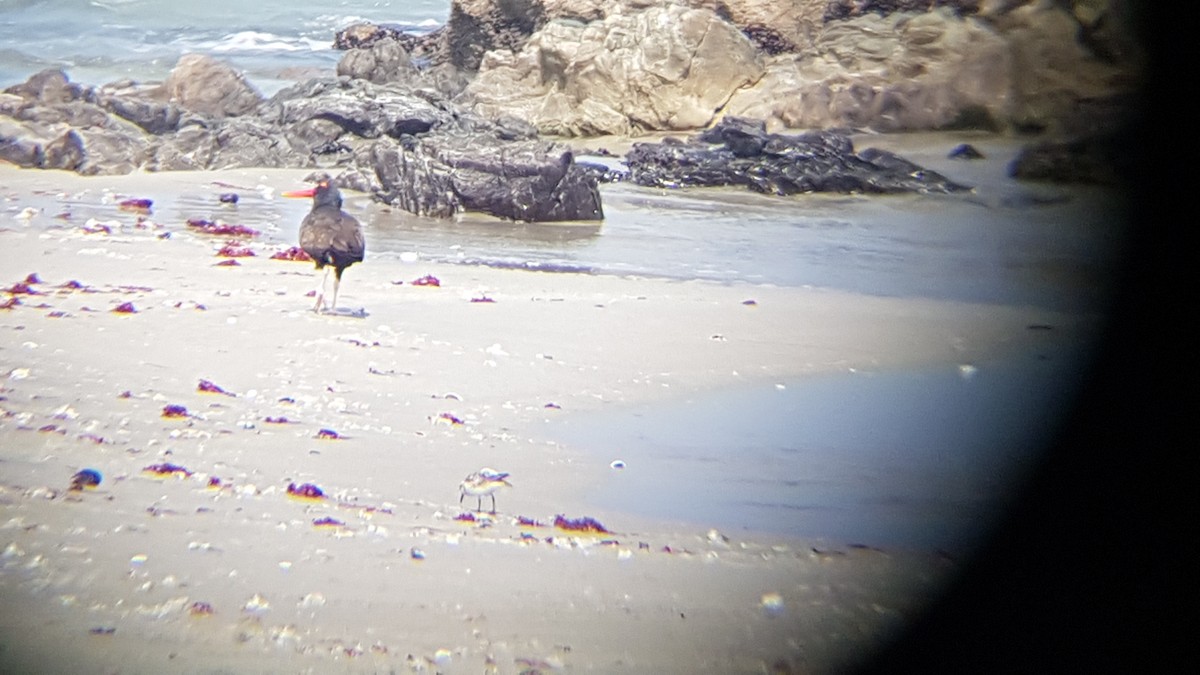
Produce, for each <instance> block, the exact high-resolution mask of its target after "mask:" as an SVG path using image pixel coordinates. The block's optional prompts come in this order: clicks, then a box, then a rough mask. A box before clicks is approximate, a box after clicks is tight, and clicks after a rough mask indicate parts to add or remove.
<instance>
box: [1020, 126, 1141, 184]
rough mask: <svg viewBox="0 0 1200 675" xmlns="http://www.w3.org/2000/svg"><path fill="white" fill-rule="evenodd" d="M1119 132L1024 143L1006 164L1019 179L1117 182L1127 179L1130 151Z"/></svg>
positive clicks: (1081, 182) (1054, 181) (1123, 181)
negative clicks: (1064, 139) (1009, 162)
mask: <svg viewBox="0 0 1200 675" xmlns="http://www.w3.org/2000/svg"><path fill="white" fill-rule="evenodd" d="M1126 140H1127V139H1125V138H1124V136H1123V135H1122V134H1121V133H1118V132H1114V133H1107V134H1102V135H1097V136H1087V137H1082V138H1076V139H1073V140H1067V141H1041V142H1038V143H1034V144H1032V145H1029V146H1026V147H1025V148H1023V149H1022V150H1021V152H1020V153H1018V155H1017V156H1016V158H1015V159H1013V161H1012V163H1011V164H1009V167H1008V174H1009V175H1010V176H1012V177H1013V178H1017V179H1020V180H1031V181H1045V182H1051V183H1080V184H1090V185H1119V184H1123V183H1125V182H1128V181H1129V180H1130V178H1131V176H1130V172H1131V170H1132V169H1131V163H1132V161H1133V160H1132V158H1131V154H1132V153H1131V151H1130V150H1129V147H1128V143H1127V142H1126Z"/></svg>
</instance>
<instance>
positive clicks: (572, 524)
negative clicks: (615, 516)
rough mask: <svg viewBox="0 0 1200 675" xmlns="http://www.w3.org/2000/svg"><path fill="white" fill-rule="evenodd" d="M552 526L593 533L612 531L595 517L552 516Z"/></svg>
mask: <svg viewBox="0 0 1200 675" xmlns="http://www.w3.org/2000/svg"><path fill="white" fill-rule="evenodd" d="M554 526H555V527H557V528H558V529H560V530H567V531H568V532H590V533H595V534H612V531H611V530H609V529H608V528H606V527H604V526H603V525H601V524H600V523H599V521H597V520H596V519H595V518H590V517H587V516H585V517H583V518H574V519H571V518H567V517H566V516H564V515H561V514H560V515H557V516H554Z"/></svg>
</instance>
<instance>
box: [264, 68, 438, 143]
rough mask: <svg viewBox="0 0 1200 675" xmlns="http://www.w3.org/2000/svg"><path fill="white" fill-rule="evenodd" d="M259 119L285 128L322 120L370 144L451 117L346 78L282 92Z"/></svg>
mask: <svg viewBox="0 0 1200 675" xmlns="http://www.w3.org/2000/svg"><path fill="white" fill-rule="evenodd" d="M263 114H264V117H266V118H268V119H270V120H272V121H274V122H276V123H278V124H281V125H284V126H285V127H292V126H294V125H299V124H302V123H306V122H310V121H311V120H325V121H327V122H332V123H334V124H336V125H337V126H338V127H340V128H341V129H342V130H343V132H346V133H350V134H354V135H355V136H359V137H361V138H371V139H373V138H379V137H380V136H391V137H393V138H399V137H400V136H402V135H404V134H420V133H425V132H427V131H429V130H430V129H432V128H433V127H434V126H436V125H438V124H439V123H442V122H445V121H447V120H449V119H450V118H451V117H452V116H451V115H450V114H448V113H446V112H445V111H443V110H442V109H441V108H439V107H438V106H436V105H433V104H432V103H430V102H429V101H428V100H426V99H425V98H422V97H421V96H420V95H418V94H416V93H414V91H413V90H411V89H407V88H403V87H401V86H390V85H373V84H372V83H370V82H367V81H365V80H350V79H346V78H339V79H330V78H325V79H316V80H309V81H308V82H304V83H300V84H297V85H294V86H292V87H288V88H286V89H283V90H281V91H280V92H278V93H277V94H275V96H273V97H272V98H271V99H270V100H269V101H268V102H267V103H266V104H265V105H264V113H263ZM309 131H311V130H309ZM301 133H302V134H303V133H306V132H305V131H304V130H303V129H302V130H301Z"/></svg>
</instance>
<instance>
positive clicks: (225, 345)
mask: <svg viewBox="0 0 1200 675" xmlns="http://www.w3.org/2000/svg"><path fill="white" fill-rule="evenodd" d="M306 173H307V172H304V171H296V172H287V171H272V172H259V171H229V172H222V173H220V174H212V173H205V174H187V173H182V174H166V175H134V176H124V177H98V178H82V177H79V176H75V175H69V174H59V173H51V172H36V173H35V172H23V171H19V170H16V169H13V168H11V167H7V166H0V185H3V186H4V187H3V188H2V192H3V195H2V196H3V198H4V200H5V201H4V205H3V208H4V211H3V213H2V214H0V241H3V245H4V248H5V252H6V253H5V257H4V261H3V263H0V265H2V267H0V270H2V272H0V286H2V287H3V288H4V289H7V291H6V292H3V293H0V304H5V305H9V307H8V308H7V309H3V310H0V448H2V449H0V607H3V610H2V611H0V645H2V649H0V670H4V671H10V670H12V671H29V670H32V671H64V670H79V671H81V672H112V671H118V670H120V671H122V672H166V671H176V672H213V671H219V670H229V671H237V672H259V671H267V670H284V671H288V672H291V671H308V672H328V671H330V670H339V671H340V670H345V671H349V672H360V671H366V672H372V671H380V670H396V671H399V672H405V671H407V670H413V671H425V672H434V671H437V672H479V671H480V670H485V672H489V671H490V672H500V673H506V672H521V671H527V670H540V671H549V670H560V669H561V670H594V671H599V672H613V671H627V672H725V673H730V672H762V671H763V670H765V669H770V668H773V667H777V666H786V667H788V668H791V669H793V670H796V671H801V672H822V671H827V670H830V669H832V668H834V667H835V666H837V665H839V664H842V663H844V661H845V660H847V659H853V658H858V657H862V656H865V655H868V654H869V653H870V650H871V649H872V648H873V647H876V646H879V645H881V644H883V643H884V642H886V640H887V638H888V637H889V636H890V635H894V634H895V632H896V631H897V630H898V629H899V628H901V627H902V626H903V625H904V624H905V623H906V622H907V621H908V620H910V619H911V618H912V617H914V616H916V615H917V614H918V613H919V611H920V609H921V607H923V606H924V605H925V604H926V603H927V602H929V601H930V600H932V599H933V598H935V597H936V595H937V592H938V590H939V588H940V587H941V584H942V583H943V582H944V580H945V579H947V578H948V577H949V576H950V575H952V574H953V572H954V570H955V566H956V563H955V561H954V560H949V559H946V558H945V557H944V556H939V555H935V554H929V553H925V552H905V551H898V550H887V549H880V548H877V547H874V546H871V545H870V544H869V543H867V544H866V545H856V544H863V542H832V543H831V542H820V543H814V542H812V541H807V540H804V539H800V538H788V537H784V536H781V535H754V534H744V533H737V535H736V536H734V535H733V534H725V533H721V532H717V531H711V530H709V529H706V528H703V527H696V526H695V524H694V523H683V522H675V521H670V520H654V519H652V518H647V517H645V516H644V515H641V516H637V517H634V516H631V515H628V514H622V513H620V512H617V511H595V510H590V509H587V510H585V507H584V506H583V502H582V500H581V499H580V498H579V495H580V493H581V491H583V490H584V489H585V488H586V487H588V486H589V485H592V484H594V483H596V482H598V481H600V480H602V476H600V475H598V474H597V473H596V472H597V471H610V470H611V469H609V468H608V467H607V466H599V467H597V466H596V465H595V463H594V462H591V461H588V459H587V455H585V454H584V453H582V452H581V451H579V450H578V449H577V448H572V447H569V446H565V445H562V444H560V443H557V442H554V441H551V440H549V439H548V438H547V437H546V436H545V435H543V434H541V433H540V432H541V430H542V429H543V428H544V427H545V425H546V424H547V421H548V420H554V419H559V418H561V417H562V416H569V415H572V414H575V413H581V412H590V411H597V410H603V409H605V408H609V407H614V406H622V405H632V404H639V405H640V404H652V403H654V402H656V401H663V400H667V399H670V398H672V397H677V396H679V395H681V394H687V393H691V392H703V391H717V390H722V389H726V388H732V387H741V386H746V385H747V384H753V383H759V382H761V383H773V382H778V381H784V380H794V379H796V378H802V377H806V376H809V375H813V374H818V373H833V372H843V371H848V370H852V369H857V370H880V369H889V368H901V367H922V366H927V365H934V364H938V365H955V366H957V365H960V364H970V363H975V362H979V361H981V360H985V359H989V358H998V357H1003V356H1005V355H1011V354H1019V353H1022V352H1023V351H1027V350H1033V349H1036V348H1041V347H1043V346H1044V340H1045V339H1046V336H1045V335H1044V334H1042V332H1040V331H1031V330H1029V326H1031V325H1032V326H1037V325H1053V326H1055V328H1056V330H1055V331H1054V332H1053V339H1055V340H1061V341H1063V343H1066V344H1073V343H1077V342H1080V341H1086V340H1087V339H1089V336H1091V335H1092V333H1093V331H1094V330H1095V318H1094V317H1087V316H1079V315H1073V314H1066V313H1060V312H1054V311H1050V310H1046V309H1040V308H1032V307H1020V306H1004V305H995V304H992V305H979V304H972V303H966V302H949V301H932V300H922V299H904V298H881V297H871V296H862V295H855V294H851V293H843V292H837V291H829V290H821V289H812V288H781V287H774V286H766V285H749V284H718V283H711V282H701V281H670V280H664V279H643V278H634V277H616V276H593V275H575V274H548V273H538V272H529V271H521V270H504V269H491V268H485V267H471V266H461V265H439V264H433V263H426V262H422V261H421V260H420V259H419V257H417V259H415V260H413V259H412V257H409V258H407V260H408V261H407V262H403V261H401V262H397V261H395V260H390V261H387V262H374V261H373V260H372V258H371V257H370V253H369V252H368V258H367V260H366V262H365V263H364V264H362V265H357V266H354V267H352V268H350V269H349V270H348V271H347V272H346V276H345V283H344V284H343V287H342V295H341V297H340V298H339V305H340V306H341V307H342V308H343V309H346V310H362V311H361V312H360V313H358V312H353V311H350V312H347V314H346V315H339V316H329V315H316V314H314V313H312V312H311V311H309V310H310V308H311V305H312V304H313V302H314V300H313V298H312V297H309V296H308V295H307V294H308V293H309V292H310V291H311V290H312V289H313V288H314V287H315V285H316V283H317V282H318V281H319V279H318V277H316V276H315V275H314V272H313V270H312V266H311V264H307V263H298V262H288V261H279V260H272V259H270V255H271V254H272V253H275V252H277V251H279V250H281V249H282V248H284V246H282V245H280V244H279V242H277V241H271V240H270V237H268V236H260V237H257V238H244V239H242V240H241V241H240V243H241V245H242V246H247V247H249V248H250V249H251V250H253V251H254V252H255V256H253V257H242V258H236V259H232V258H223V257H220V256H218V255H217V252H218V251H219V249H221V248H222V247H223V246H225V245H226V244H227V243H228V240H229V238H228V237H212V236H208V235H203V234H199V233H196V232H194V231H190V230H189V228H188V227H187V226H186V225H185V224H184V223H183V222H180V221H179V220H178V219H175V218H171V219H167V220H163V221H159V220H158V219H157V218H156V216H155V214H154V212H153V211H151V212H150V213H149V214H138V213H135V212H117V213H116V214H115V215H114V216H113V218H112V219H110V220H106V221H102V222H94V221H92V222H89V221H88V220H85V219H83V218H74V217H70V215H69V214H70V212H71V207H70V206H69V205H68V206H66V207H64V209H63V210H62V211H60V212H55V213H51V212H47V211H40V212H32V211H26V210H25V209H26V208H27V206H28V204H30V203H33V202H35V201H37V200H38V199H41V200H42V201H44V200H45V198H46V196H47V195H50V196H53V195H60V194H61V195H74V196H75V197H74V198H73V199H75V201H81V202H89V201H95V200H99V199H102V198H104V199H117V200H119V199H120V198H122V197H134V198H150V199H156V200H160V199H165V198H166V197H165V196H166V195H178V194H179V193H180V192H181V191H185V190H186V191H188V192H189V193H190V194H208V195H210V197H211V199H212V201H213V203H214V204H215V202H216V200H217V197H218V195H219V193H221V192H226V191H228V190H229V188H226V187H221V186H218V185H214V184H213V181H221V182H222V183H224V184H226V185H255V184H258V185H262V184H265V185H267V186H268V187H271V188H273V189H274V190H275V193H276V194H277V193H278V192H279V191H282V190H286V189H291V188H293V187H295V186H296V185H297V184H298V183H299V181H300V179H301V178H302V177H303V176H304V175H305V174H306ZM106 190H108V191H109V192H108V194H109V197H102V195H104V194H105V191H106ZM64 203H66V202H64ZM196 215H197V216H198V217H207V215H208V213H197V214H196ZM139 218H141V220H140V221H139ZM81 220H82V222H80V221H81ZM242 224H244V225H246V226H249V227H260V226H262V225H263V224H261V223H255V222H244V223H242ZM99 225H103V227H98V226H99ZM265 229H267V228H265V227H264V230H265ZM369 242H370V240H369V233H368V247H369V246H370V243H369ZM227 260H236V261H237V262H238V263H239V264H238V265H223V264H220V263H222V262H224V261H227ZM430 276H431V277H433V278H436V279H437V280H438V281H439V282H440V285H438V286H429V285H424V286H422V285H416V284H414V283H413V282H414V281H415V280H417V279H420V278H423V277H430ZM22 284H24V286H22ZM26 291H32V293H30V292H26ZM118 309H124V310H132V311H115V310H118ZM202 383H210V384H211V385H213V386H202ZM214 388H219V389H220V390H222V391H223V392H225V393H220V392H214V391H212V389H214ZM204 389H208V391H205V390H204ZM172 413H175V414H172ZM164 464H170V465H173V466H174V467H178V468H179V470H178V471H173V472H171V473H170V475H166V476H163V475H156V474H155V473H154V472H147V471H146V468H147V467H153V466H155V465H158V466H159V468H160V472H161V471H162V470H167V471H171V467H162V465H164ZM481 466H491V467H495V468H497V469H500V470H504V471H508V472H510V473H511V474H512V475H511V478H510V480H511V482H512V483H513V487H512V488H511V489H505V490H503V491H502V492H500V493H498V494H497V505H498V513H497V514H495V516H492V515H491V514H472V513H471V509H472V507H473V506H474V504H473V503H469V502H471V500H470V499H468V500H467V502H464V503H463V504H462V505H461V506H460V504H459V501H458V496H459V495H458V483H459V481H460V480H461V479H462V478H463V477H464V476H465V475H467V474H468V473H470V472H472V471H475V470H477V469H478V468H480V467H481ZM82 469H94V470H97V471H99V472H101V474H102V475H103V481H102V483H101V484H100V485H99V486H97V487H96V488H95V489H88V490H83V491H70V490H68V489H67V488H68V485H69V483H70V479H71V476H72V474H74V473H75V472H77V471H80V470H82ZM305 483H308V484H311V485H315V486H318V487H319V488H320V489H321V491H323V493H324V498H322V499H315V500H314V499H298V498H296V497H295V496H291V495H289V494H288V491H287V488H288V486H289V484H296V485H302V484H305ZM696 489H697V491H701V492H703V491H706V490H719V489H720V486H719V485H697V486H696ZM558 515H563V516H565V517H566V518H567V519H573V520H582V519H585V518H591V519H594V520H595V521H596V522H598V523H601V524H602V525H603V526H604V528H605V529H607V530H609V532H606V533H599V534H597V533H581V532H575V531H570V530H568V529H564V528H561V527H556V526H555V525H554V521H555V517H556V516H558ZM468 516H469V517H470V519H468ZM489 669H490V670H489Z"/></svg>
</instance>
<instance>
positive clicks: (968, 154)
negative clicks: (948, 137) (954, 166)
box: [946, 143, 983, 159]
mask: <svg viewBox="0 0 1200 675" xmlns="http://www.w3.org/2000/svg"><path fill="white" fill-rule="evenodd" d="M946 156H947V157H949V158H950V159H983V153H982V152H980V151H979V150H976V149H975V146H973V145H971V144H970V143H961V144H959V145H956V146H954V149H953V150H951V151H950V154H948V155H946Z"/></svg>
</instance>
